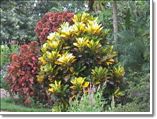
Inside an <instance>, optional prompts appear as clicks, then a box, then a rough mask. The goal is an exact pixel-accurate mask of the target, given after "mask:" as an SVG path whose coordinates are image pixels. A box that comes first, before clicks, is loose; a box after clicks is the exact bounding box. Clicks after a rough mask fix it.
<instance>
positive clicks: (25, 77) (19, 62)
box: [5, 42, 39, 103]
mask: <svg viewBox="0 0 157 119" xmlns="http://www.w3.org/2000/svg"><path fill="white" fill-rule="evenodd" d="M37 47H38V43H37V42H31V43H29V44H28V45H27V44H25V45H22V46H21V47H20V51H19V53H14V54H12V55H11V63H10V65H9V67H8V74H7V76H6V77H5V79H6V81H7V82H8V84H9V86H10V91H11V92H12V93H13V94H18V95H19V96H21V97H22V99H23V100H24V101H25V103H27V102H28V101H30V100H29V98H30V96H32V95H33V94H34V89H33V84H34V81H35V77H36V74H37V66H38V61H37V60H38V57H37V55H38V52H39V51H38V48H37Z"/></svg>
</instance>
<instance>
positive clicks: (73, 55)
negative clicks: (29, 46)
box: [37, 13, 125, 104]
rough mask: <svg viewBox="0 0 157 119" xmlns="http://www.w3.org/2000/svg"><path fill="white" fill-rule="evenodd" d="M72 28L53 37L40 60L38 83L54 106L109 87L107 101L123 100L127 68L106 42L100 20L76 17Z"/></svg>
mask: <svg viewBox="0 0 157 119" xmlns="http://www.w3.org/2000/svg"><path fill="white" fill-rule="evenodd" d="M73 22H74V24H73V25H70V24H69V23H68V22H65V23H63V24H62V25H61V27H60V28H59V29H58V31H57V32H54V33H50V34H49V36H48V37H47V41H46V43H44V44H43V46H42V48H41V51H42V55H41V57H39V61H40V65H41V66H40V72H39V73H38V75H37V81H38V82H39V83H40V84H41V85H42V86H43V87H45V89H46V90H48V91H49V93H51V94H52V100H53V102H55V103H57V102H62V103H63V104H66V103H68V102H69V100H72V99H75V97H76V96H78V95H80V96H81V95H82V94H83V93H86V92H88V90H90V89H95V90H98V89H99V88H102V87H104V85H107V86H106V89H105V92H104V94H103V95H105V96H106V98H107V99H109V98H110V96H112V97H113V96H114V97H115V98H117V97H119V96H121V93H120V86H121V84H122V78H123V76H124V73H125V72H124V68H123V67H122V66H121V65H120V64H119V63H118V61H117V60H116V56H117V53H116V52H115V51H114V50H113V46H112V45H110V44H109V43H108V42H107V40H106V38H105V37H106V35H107V31H106V30H104V29H103V27H102V26H101V25H100V24H98V22H97V18H94V17H93V16H91V15H89V14H87V13H82V14H77V15H74V17H73Z"/></svg>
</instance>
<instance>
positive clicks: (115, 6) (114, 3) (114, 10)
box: [112, 1, 118, 43]
mask: <svg viewBox="0 0 157 119" xmlns="http://www.w3.org/2000/svg"><path fill="white" fill-rule="evenodd" d="M112 12H113V15H112V18H113V33H114V36H113V37H114V42H115V43H116V42H117V32H118V21H117V2H116V1H113V2H112Z"/></svg>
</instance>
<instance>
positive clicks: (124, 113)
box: [0, 0, 154, 116]
mask: <svg viewBox="0 0 157 119" xmlns="http://www.w3.org/2000/svg"><path fill="white" fill-rule="evenodd" d="M149 1H150V112H0V115H3V116H9V115H10V116H18V115H21V116H22V115H25V116H26V115H45V116H46V115H48V116H81V115H87V116H94V115H95V116H108V115H110V116H116V115H119V116H123V115H124V116H125V115H126V116H127V115H130V116H133V115H139V116H143V115H145V116H153V113H154V106H152V105H153V104H154V97H152V96H154V94H153V95H152V93H154V84H153V82H154V81H153V78H154V76H153V75H154V74H153V71H152V70H153V67H152V61H153V59H152V58H153V56H152V55H153V52H152V50H153V48H154V47H153V46H152V45H154V44H152V43H153V37H152V35H153V34H152V33H153V32H152V30H153V29H152V22H153V21H152V18H153V16H152V13H154V12H153V0H149Z"/></svg>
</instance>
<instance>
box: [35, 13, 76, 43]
mask: <svg viewBox="0 0 157 119" xmlns="http://www.w3.org/2000/svg"><path fill="white" fill-rule="evenodd" d="M73 16H74V13H72V12H48V13H46V14H45V15H44V16H43V17H42V19H41V20H39V21H38V22H37V25H36V28H35V32H36V34H37V36H38V38H39V39H40V43H41V44H42V43H44V42H45V41H46V38H47V36H48V35H49V33H51V32H55V31H56V30H57V28H58V27H59V26H60V24H61V23H63V22H69V23H72V17H73Z"/></svg>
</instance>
